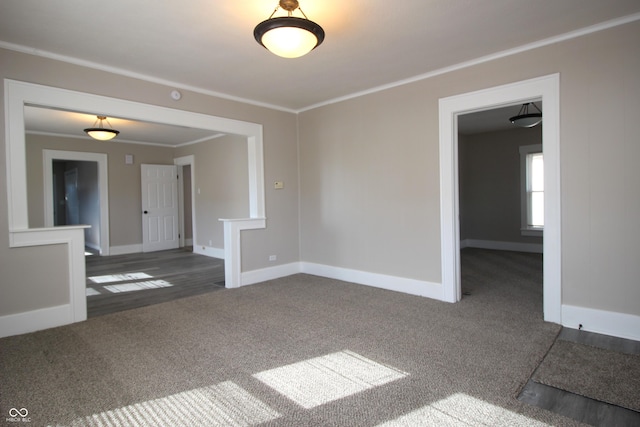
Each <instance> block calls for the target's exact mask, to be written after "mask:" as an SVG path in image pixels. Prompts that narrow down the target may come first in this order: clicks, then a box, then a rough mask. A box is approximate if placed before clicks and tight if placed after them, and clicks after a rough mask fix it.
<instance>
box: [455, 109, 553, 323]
mask: <svg viewBox="0 0 640 427" xmlns="http://www.w3.org/2000/svg"><path fill="white" fill-rule="evenodd" d="M531 101H536V102H535V104H536V106H540V108H542V105H541V102H539V100H531ZM520 106H521V104H516V105H512V106H506V107H501V108H495V109H489V110H483V111H479V112H473V113H467V114H460V115H458V117H457V120H458V123H457V124H458V126H457V127H458V183H459V185H458V186H459V191H458V197H459V200H458V206H459V213H460V215H459V232H460V254H459V259H460V264H461V291H462V298H465V297H467V296H475V295H485V294H489V293H490V292H494V291H499V290H500V289H502V290H504V291H506V292H509V293H514V295H517V296H518V298H519V302H520V303H522V304H526V305H531V306H532V307H536V310H537V311H538V312H541V311H542V307H541V305H542V284H543V282H542V276H543V268H542V267H543V236H542V233H543V231H542V227H543V225H542V224H543V223H544V221H543V215H542V213H543V212H542V209H538V208H542V207H543V206H542V203H538V202H539V199H540V197H536V198H535V199H531V198H528V197H527V196H528V194H529V192H527V185H526V184H527V182H529V181H528V180H527V177H528V175H527V173H526V172H527V170H529V169H530V168H529V167H528V165H529V164H528V163H527V162H522V152H523V151H525V150H533V148H534V147H535V149H536V150H539V151H540V153H539V157H540V160H541V158H542V126H543V124H538V125H537V126H534V127H530V128H523V127H518V126H515V125H514V124H512V123H511V122H510V121H509V120H508V118H509V117H511V116H513V115H515V113H517V112H518V110H519V108H520ZM525 157H526V156H525ZM540 163H541V162H540ZM523 168H524V169H523ZM539 175H540V176H539V177H538V174H537V169H536V177H538V178H542V174H539ZM540 181H542V180H541V179H540ZM536 183H537V181H536ZM542 194H543V192H541V193H540V194H536V196H538V195H542ZM529 199H531V200H534V201H535V202H536V204H535V208H536V210H535V213H536V214H537V215H536V216H535V219H536V221H540V224H541V225H540V226H536V227H530V226H528V224H529V218H530V217H529V216H528V215H527V213H528V212H527V208H528V206H529V204H528V203H525V202H527V201H528V200H529ZM538 216H539V217H540V218H538ZM536 224H537V223H536ZM538 305H540V307H539V308H537V307H538Z"/></svg>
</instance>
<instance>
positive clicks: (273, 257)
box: [269, 255, 278, 261]
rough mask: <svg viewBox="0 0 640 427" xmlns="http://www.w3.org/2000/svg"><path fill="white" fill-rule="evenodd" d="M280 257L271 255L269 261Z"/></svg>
mask: <svg viewBox="0 0 640 427" xmlns="http://www.w3.org/2000/svg"><path fill="white" fill-rule="evenodd" d="M277 259H278V256H277V255H269V261H275V260H277Z"/></svg>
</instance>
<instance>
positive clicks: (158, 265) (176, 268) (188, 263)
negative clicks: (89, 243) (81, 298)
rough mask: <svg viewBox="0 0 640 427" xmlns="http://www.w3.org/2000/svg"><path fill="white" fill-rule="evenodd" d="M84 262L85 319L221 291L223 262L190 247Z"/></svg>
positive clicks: (97, 257)
mask: <svg viewBox="0 0 640 427" xmlns="http://www.w3.org/2000/svg"><path fill="white" fill-rule="evenodd" d="M85 259H86V270H87V316H88V317H95V316H101V315H104V314H108V313H114V312H118V311H123V310H130V309H132V308H138V307H144V306H147V305H151V304H158V303H161V302H166V301H170V300H174V299H178V298H184V297H187V296H192V295H200V294H203V293H207V292H212V291H215V290H219V289H224V260H221V259H217V258H211V257H207V256H204V255H198V254H194V253H193V252H192V251H191V248H190V247H189V248H181V249H174V250H169V251H160V252H149V253H137V254H128V255H114V256H104V257H101V256H96V255H89V256H86V257H85Z"/></svg>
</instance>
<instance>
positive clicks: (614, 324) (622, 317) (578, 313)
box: [562, 305, 640, 341]
mask: <svg viewBox="0 0 640 427" xmlns="http://www.w3.org/2000/svg"><path fill="white" fill-rule="evenodd" d="M580 325H582V330H583V331H588V332H595V333H598V334H604V335H610V336H614V337H619V338H626V339H630V340H635V341H640V316H635V315H633V314H625V313H616V312H613V311H605V310H597V309H594V308H587V307H577V306H572V305H563V306H562V326H564V327H567V328H571V329H580Z"/></svg>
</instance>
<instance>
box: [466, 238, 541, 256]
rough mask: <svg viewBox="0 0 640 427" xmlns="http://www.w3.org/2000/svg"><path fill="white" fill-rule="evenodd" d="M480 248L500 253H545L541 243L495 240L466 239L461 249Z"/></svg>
mask: <svg viewBox="0 0 640 427" xmlns="http://www.w3.org/2000/svg"><path fill="white" fill-rule="evenodd" d="M464 248H479V249H494V250H498V251H514V252H530V253H536V254H541V253H543V249H542V244H541V243H518V242H499V241H495V240H478V239H464V240H461V241H460V249H464Z"/></svg>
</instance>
